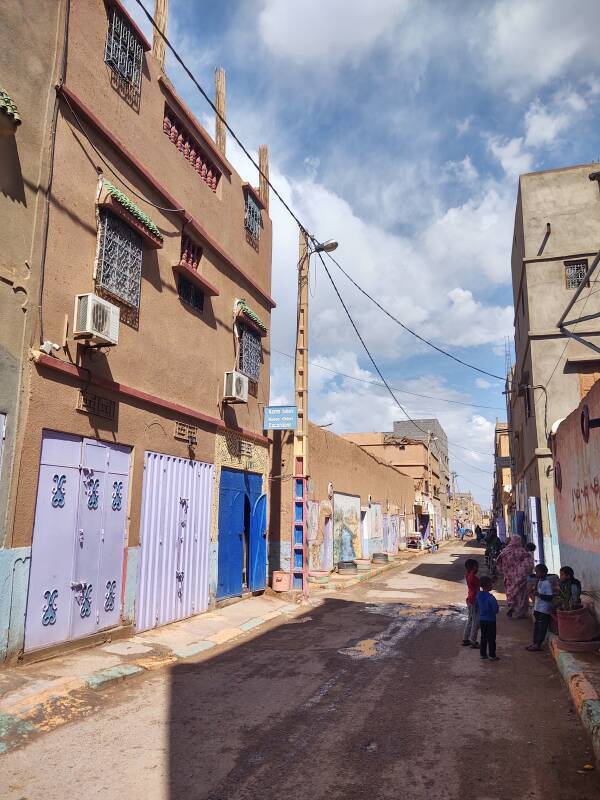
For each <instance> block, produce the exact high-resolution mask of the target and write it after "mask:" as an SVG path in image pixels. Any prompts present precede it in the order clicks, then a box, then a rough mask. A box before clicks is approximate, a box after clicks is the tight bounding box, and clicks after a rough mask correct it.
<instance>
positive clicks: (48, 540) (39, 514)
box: [25, 431, 81, 650]
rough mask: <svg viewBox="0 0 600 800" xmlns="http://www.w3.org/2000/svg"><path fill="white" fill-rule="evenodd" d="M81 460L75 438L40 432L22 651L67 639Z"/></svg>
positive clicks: (62, 434)
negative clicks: (23, 647)
mask: <svg viewBox="0 0 600 800" xmlns="http://www.w3.org/2000/svg"><path fill="white" fill-rule="evenodd" d="M80 460H81V438H80V437H78V436H69V435H68V434H65V433H55V432H54V431H49V432H46V433H45V434H44V437H43V439H42V455H41V459H40V473H39V479H38V493H37V503H36V508H35V525H34V529H33V543H32V547H31V570H30V573H29V590H28V596H27V613H26V620H25V649H26V650H35V649H37V648H40V647H48V646H49V645H52V644H57V643H59V642H65V641H67V640H68V639H69V631H70V625H71V605H72V599H71V597H72V592H71V579H72V574H73V547H74V544H75V541H74V540H75V531H76V528H77V511H78V506H79V502H78V501H79V484H80V478H79V467H80Z"/></svg>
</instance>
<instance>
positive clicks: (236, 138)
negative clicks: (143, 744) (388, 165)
mask: <svg viewBox="0 0 600 800" xmlns="http://www.w3.org/2000/svg"><path fill="white" fill-rule="evenodd" d="M135 1H136V3H137V4H138V6H139V7H140V8H141V9H142V12H143V13H144V15H145V16H146V18H147V19H148V21H149V22H150V24H151V25H152V27H153V28H154V30H155V31H156V32H157V33H158V35H159V36H160V37H161V38H162V39H163V41H164V42H165V44H166V45H167V47H168V48H169V50H170V51H171V53H173V56H174V57H175V59H176V61H177V62H178V64H179V65H180V66H181V68H182V69H183V71H184V72H185V73H186V75H187V76H188V78H189V79H190V80H191V81H192V83H193V84H194V86H195V87H196V88H197V89H198V91H199V92H200V94H201V95H202V97H203V98H204V99H205V100H206V102H207V103H208V104H209V106H210V107H211V109H212V110H213V111H214V113H215V114H216V115H217V117H218V118H219V119H220V120H221V122H222V123H223V125H224V126H225V128H226V130H227V131H228V132H229V133H230V134H231V136H232V138H233V139H234V141H235V142H236V143H237V145H238V146H239V147H240V148H241V150H242V152H243V153H244V155H245V156H246V157H247V158H248V160H249V161H250V163H251V164H252V165H253V166H254V167H255V168H256V169H257V170H258V174H259V175H260V176H261V177H262V178H263V180H264V181H265V182H266V183H267V185H268V186H269V188H270V189H272V191H273V193H274V195H275V196H276V197H277V199H278V200H279V202H280V203H281V204H282V205H283V207H284V208H285V209H286V211H287V212H288V214H289V215H290V216H291V217H292V219H293V220H294V221H295V222H296V224H297V225H298V227H299V228H300V229H301V230H302V231H304V232H305V233H307V234H308V229H307V228H306V226H305V225H304V224H303V223H302V222H301V221H300V219H299V218H298V217H297V216H296V214H295V213H294V211H292V209H291V208H290V206H289V204H288V203H287V202H286V201H285V200H284V199H283V197H282V195H281V194H280V192H279V191H278V190H277V188H276V187H275V186H274V185H273V183H272V182H271V180H270V178H269V176H268V175H265V173H264V172H263V171H262V170H261V168H260V166H259V164H258V163H257V162H256V160H255V159H254V157H253V156H252V155H251V154H250V152H249V151H248V149H247V148H246V146H245V145H244V144H243V142H242V141H241V139H240V138H239V136H238V135H237V134H236V132H235V131H234V130H233V128H232V127H231V126H230V125H229V123H228V122H227V120H226V119H225V117H224V116H223V115H222V114H221V113H220V112H219V110H218V109H217V107H216V105H215V104H214V103H213V101H212V100H211V99H210V97H209V95H208V93H207V92H206V90H205V89H204V88H203V87H202V85H201V84H200V83H199V82H198V80H197V79H196V77H195V76H194V74H193V73H192V71H191V70H190V69H189V68H188V67H187V65H186V64H185V62H184V61H183V59H182V58H181V56H180V55H179V53H178V52H177V50H175V48H174V47H173V45H172V44H171V42H170V41H169V39H168V38H167V36H166V35H165V33H164V32H163V31H162V30H161V29H160V28H159V27H158V25H157V24H156V22H155V20H154V18H153V17H152V15H151V14H150V12H149V11H148V10H147V9H146V7H145V6H144V4H143V3H142V2H141V0H135ZM308 235H309V238H310V239H311V241H313V242H315V241H316V239H315V238H314V236H312V235H310V234H308ZM327 255H328V256H329V258H331V260H332V261H333V263H334V264H335V265H336V266H337V267H338V269H340V270H341V272H342V273H343V274H344V275H345V276H346V278H347V279H348V280H349V281H351V282H352V283H353V284H354V286H356V288H357V289H358V290H359V291H361V292H362V293H363V294H364V295H365V297H368V298H369V300H371V302H373V303H375V305H376V306H377V307H378V308H379V309H380V310H381V311H383V313H384V314H386V315H387V316H388V317H390V319H392V320H393V321H394V322H395V323H396V324H398V325H400V326H401V327H402V328H404V330H406V331H407V332H408V333H410V334H411V335H412V336H415V337H416V338H417V339H419V341H421V342H423V343H424V344H426V345H428V346H429V347H431V348H433V349H434V350H436V351H437V352H438V353H441V354H442V355H445V356H447V357H448V358H451V359H452V360H453V361H455V362H457V363H458V364H462V365H463V366H465V367H468V368H469V369H472V370H475V371H476V372H479V373H481V374H482V375H488V376H489V377H490V378H495V379H496V380H499V381H503V382H504V381H505V378H504V377H500V375H495V374H494V373H492V372H488V371H487V370H484V369H481V368H480V367H476V366H475V365H474V364H469V363H468V362H467V361H464V360H463V359H461V358H458V356H455V355H453V354H452V353H449V352H447V351H446V350H444V349H443V348H441V347H438V346H437V345H435V344H433V342H430V341H429V340H428V339H425V337H423V336H421V335H420V334H418V333H417V332H416V331H413V330H412V329H411V328H409V327H408V326H407V325H405V324H404V323H403V322H401V321H400V320H399V319H397V318H396V317H395V316H394V315H393V314H391V313H390V312H389V311H388V310H387V309H385V308H384V307H383V306H382V305H381V304H380V303H379V302H378V301H377V300H375V299H374V298H373V297H372V296H371V295H370V294H369V293H368V292H366V291H365V290H364V289H363V288H362V287H361V286H359V285H358V283H356V281H354V279H353V278H351V277H350V275H348V273H347V272H346V271H345V270H344V269H343V267H342V266H341V265H340V264H339V262H338V261H336V259H335V258H333V256H331V254H330V253H327ZM321 262H323V259H322V258H321ZM323 266H325V264H324V262H323Z"/></svg>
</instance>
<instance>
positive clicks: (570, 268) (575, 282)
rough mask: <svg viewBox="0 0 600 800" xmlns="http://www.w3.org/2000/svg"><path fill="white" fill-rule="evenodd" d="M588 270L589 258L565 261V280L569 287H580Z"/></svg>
mask: <svg viewBox="0 0 600 800" xmlns="http://www.w3.org/2000/svg"><path fill="white" fill-rule="evenodd" d="M587 271H588V262H587V258H584V259H581V260H580V261H565V281H566V284H567V289H578V288H579V287H580V286H581V284H582V282H583V279H584V278H585V274H586V272H587Z"/></svg>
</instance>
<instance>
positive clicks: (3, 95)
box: [0, 86, 21, 125]
mask: <svg viewBox="0 0 600 800" xmlns="http://www.w3.org/2000/svg"><path fill="white" fill-rule="evenodd" d="M0 111H2V112H4V114H6V115H7V116H8V117H10V118H11V119H12V121H13V122H14V123H15V125H20V124H21V117H20V116H19V112H18V111H17V106H16V104H15V102H14V100H13V99H12V98H11V97H10V95H8V94H7V92H5V91H4V89H3V88H2V87H1V86H0Z"/></svg>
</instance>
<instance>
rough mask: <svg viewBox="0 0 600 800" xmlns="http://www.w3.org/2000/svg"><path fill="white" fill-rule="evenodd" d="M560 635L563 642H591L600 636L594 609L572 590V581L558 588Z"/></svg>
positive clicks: (557, 613)
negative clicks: (583, 602)
mask: <svg viewBox="0 0 600 800" xmlns="http://www.w3.org/2000/svg"><path fill="white" fill-rule="evenodd" d="M558 600H559V603H560V605H559V607H558V608H557V611H556V616H557V619H558V636H559V638H560V639H561V640H562V641H563V642H589V641H590V640H591V639H594V638H595V637H596V636H598V633H599V626H598V621H597V619H596V617H595V616H594V613H593V611H592V610H591V608H590V607H589V606H587V605H583V604H582V602H581V600H580V598H579V596H578V595H574V594H573V593H572V591H571V585H570V582H567V583H565V584H564V585H561V586H560V587H559V590H558Z"/></svg>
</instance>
